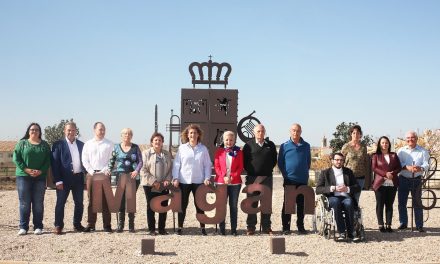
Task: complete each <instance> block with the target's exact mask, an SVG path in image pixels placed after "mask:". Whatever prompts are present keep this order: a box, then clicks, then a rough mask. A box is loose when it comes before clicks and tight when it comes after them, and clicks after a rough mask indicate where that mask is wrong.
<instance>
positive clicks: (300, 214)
mask: <svg viewBox="0 0 440 264" xmlns="http://www.w3.org/2000/svg"><path fill="white" fill-rule="evenodd" d="M286 185H295V186H296V187H297V188H298V187H299V186H301V185H304V184H287V183H285V184H284V185H283V187H284V186H286ZM285 206H286V194H284V201H283V209H282V211H281V222H282V224H283V231H289V230H290V221H291V219H292V215H291V214H286V213H284V212H285ZM296 227H297V228H298V230H299V229H304V195H302V194H300V195H298V196H296Z"/></svg>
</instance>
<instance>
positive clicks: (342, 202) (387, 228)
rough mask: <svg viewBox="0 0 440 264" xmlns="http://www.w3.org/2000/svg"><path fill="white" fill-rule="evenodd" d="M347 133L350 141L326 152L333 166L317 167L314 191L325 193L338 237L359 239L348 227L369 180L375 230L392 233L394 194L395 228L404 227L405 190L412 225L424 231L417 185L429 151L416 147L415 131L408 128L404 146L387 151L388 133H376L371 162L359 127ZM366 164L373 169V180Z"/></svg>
mask: <svg viewBox="0 0 440 264" xmlns="http://www.w3.org/2000/svg"><path fill="white" fill-rule="evenodd" d="M349 133H350V137H351V140H350V142H348V143H346V144H345V145H344V146H343V147H342V150H341V152H337V153H333V154H332V155H331V160H332V167H331V168H329V169H327V170H324V171H322V173H321V175H320V178H319V180H318V182H317V184H316V193H317V194H324V195H325V196H327V197H328V200H329V206H330V207H331V208H333V210H334V212H335V220H336V226H337V230H338V237H337V241H346V240H347V238H348V239H349V240H353V241H358V239H359V238H358V237H356V233H355V231H354V230H353V222H354V212H355V210H356V209H357V208H358V206H359V198H360V193H361V190H362V189H369V188H370V182H371V183H372V189H373V190H374V192H375V196H376V216H377V222H378V226H379V227H378V229H379V231H380V232H393V229H392V227H391V226H392V218H393V204H394V200H395V197H396V193H398V209H399V222H400V225H399V227H398V229H399V230H404V229H406V228H408V212H407V201H408V195H409V193H410V192H411V197H412V206H411V207H412V210H414V214H415V224H416V229H417V231H419V232H424V229H423V208H422V204H421V184H422V177H423V174H424V171H426V170H428V167H429V164H428V162H429V153H428V151H427V150H426V149H424V148H423V147H421V146H419V145H417V139H418V138H417V134H416V133H415V132H414V131H409V132H407V133H406V143H407V144H406V146H404V147H402V148H400V149H399V150H398V151H397V153H395V152H392V151H391V142H390V140H389V138H388V137H386V136H382V137H380V138H379V140H378V142H377V148H376V152H375V153H374V154H373V155H372V157H371V166H370V157H369V155H368V154H367V149H366V146H365V145H363V144H362V143H361V141H360V139H361V137H362V129H361V127H360V126H359V125H355V126H353V127H351V128H350V130H349ZM370 168H371V169H372V171H373V172H374V179H373V180H372V181H371V179H370V175H371V173H370ZM384 209H385V222H384ZM343 212H344V213H345V217H343Z"/></svg>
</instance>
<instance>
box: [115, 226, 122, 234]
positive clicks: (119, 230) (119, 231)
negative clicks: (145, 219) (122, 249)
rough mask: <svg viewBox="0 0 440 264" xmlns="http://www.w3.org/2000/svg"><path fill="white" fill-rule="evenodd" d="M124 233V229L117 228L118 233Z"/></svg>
mask: <svg viewBox="0 0 440 264" xmlns="http://www.w3.org/2000/svg"><path fill="white" fill-rule="evenodd" d="M122 231H124V227H122V226H118V228H116V232H117V233H122Z"/></svg>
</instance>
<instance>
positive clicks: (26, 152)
mask: <svg viewBox="0 0 440 264" xmlns="http://www.w3.org/2000/svg"><path fill="white" fill-rule="evenodd" d="M50 155H51V153H50V147H49V144H48V143H47V142H46V141H44V140H42V139H41V127H40V125H39V124H37V123H32V124H30V125H29V126H28V128H27V130H26V133H25V135H24V137H23V138H22V139H21V140H20V141H18V143H17V145H15V149H14V155H13V161H14V163H15V165H16V170H15V175H16V184H17V191H18V198H19V204H20V206H19V212H20V230H19V231H18V235H26V234H27V232H28V230H29V218H30V215H31V210H32V214H33V220H32V223H33V224H34V234H36V235H41V234H42V233H43V213H44V194H45V192H46V176H47V171H48V170H49V166H50Z"/></svg>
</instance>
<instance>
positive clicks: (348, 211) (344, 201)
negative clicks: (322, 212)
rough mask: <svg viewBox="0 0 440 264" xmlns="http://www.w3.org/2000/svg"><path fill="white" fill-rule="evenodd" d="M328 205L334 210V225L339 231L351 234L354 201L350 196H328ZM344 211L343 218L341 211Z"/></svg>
mask: <svg viewBox="0 0 440 264" xmlns="http://www.w3.org/2000/svg"><path fill="white" fill-rule="evenodd" d="M328 201H329V205H330V207H331V208H333V210H334V211H335V220H336V226H337V228H338V232H339V233H344V232H345V231H346V230H347V233H348V234H349V235H351V234H352V233H353V222H354V220H353V219H354V201H353V200H352V198H351V197H345V196H332V197H329V198H328ZM343 211H344V212H345V218H344V217H343V216H342V212H343Z"/></svg>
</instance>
